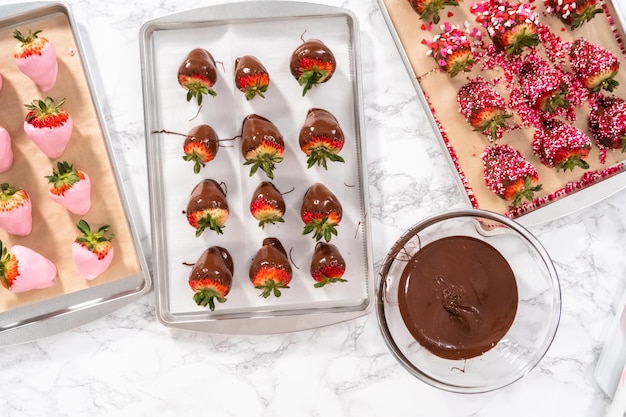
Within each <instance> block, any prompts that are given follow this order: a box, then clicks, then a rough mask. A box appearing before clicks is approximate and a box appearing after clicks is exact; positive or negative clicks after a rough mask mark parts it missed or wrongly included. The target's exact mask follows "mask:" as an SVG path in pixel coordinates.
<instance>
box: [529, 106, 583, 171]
mask: <svg viewBox="0 0 626 417" xmlns="http://www.w3.org/2000/svg"><path fill="white" fill-rule="evenodd" d="M591 146H592V143H591V138H589V136H588V135H587V134H586V133H585V132H583V131H582V130H581V129H579V128H577V127H576V126H573V125H570V124H569V123H565V122H563V121H562V120H559V119H556V118H546V119H545V120H543V123H541V125H540V126H537V128H536V129H535V133H534V134H533V142H532V149H533V152H534V153H535V154H536V155H537V156H538V157H539V159H540V160H541V162H542V163H543V164H544V165H546V166H548V167H550V168H555V169H556V170H557V171H561V170H563V171H568V170H569V171H573V170H574V168H576V167H580V168H582V169H588V168H589V163H587V161H586V159H587V157H588V156H589V151H591Z"/></svg>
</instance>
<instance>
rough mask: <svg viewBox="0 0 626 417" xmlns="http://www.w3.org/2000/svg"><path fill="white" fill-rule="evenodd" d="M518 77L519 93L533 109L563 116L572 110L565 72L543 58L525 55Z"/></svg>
mask: <svg viewBox="0 0 626 417" xmlns="http://www.w3.org/2000/svg"><path fill="white" fill-rule="evenodd" d="M518 79H519V89H520V92H521V95H522V96H523V98H524V101H525V103H526V105H527V106H528V107H530V108H532V109H533V110H536V111H538V112H543V113H550V114H557V115H563V116H565V115H567V114H569V113H570V112H571V111H573V107H572V104H571V102H570V100H569V99H568V92H569V86H568V84H567V82H566V77H565V74H564V73H563V71H561V70H560V69H558V68H556V67H554V66H552V65H550V64H549V63H548V62H547V61H546V60H544V59H543V58H541V57H539V56H537V55H529V56H527V57H526V59H525V60H524V63H523V64H522V65H521V67H520V69H519V73H518Z"/></svg>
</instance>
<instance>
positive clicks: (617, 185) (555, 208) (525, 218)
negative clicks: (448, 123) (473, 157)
mask: <svg viewBox="0 0 626 417" xmlns="http://www.w3.org/2000/svg"><path fill="white" fill-rule="evenodd" d="M377 2H378V6H379V8H380V10H381V13H382V15H383V18H384V19H385V23H386V24H387V28H388V29H389V32H390V34H391V37H392V39H393V41H394V43H395V45H396V48H397V49H398V53H399V54H400V57H401V59H402V62H403V63H404V66H405V68H406V70H407V72H408V75H409V78H410V79H411V83H412V84H413V87H414V88H415V91H416V94H417V97H418V99H419V101H420V103H421V104H422V106H423V107H424V112H425V113H426V116H427V118H428V121H429V122H430V125H431V127H432V129H433V131H434V133H435V136H436V138H437V139H438V141H439V144H440V145H441V146H442V149H443V150H444V154H445V156H446V160H447V161H448V163H449V165H450V167H451V168H452V170H453V171H454V173H455V175H453V176H454V178H455V181H456V183H457V185H458V186H459V188H460V189H461V193H462V195H463V196H464V199H465V202H466V203H467V204H468V206H470V207H472V203H471V200H470V197H469V195H468V194H467V188H466V186H465V184H464V183H463V180H462V178H461V176H460V175H459V174H458V171H457V168H456V166H455V164H454V161H453V160H452V157H451V156H450V153H449V152H448V150H447V147H446V143H445V141H444V139H443V137H442V135H441V132H440V131H439V127H438V124H437V121H436V120H435V117H434V116H433V114H432V112H431V111H429V105H428V102H427V100H426V97H425V96H424V93H423V91H422V88H421V86H420V85H419V82H418V81H417V78H416V77H415V73H414V72H413V69H412V67H411V63H410V61H409V58H408V56H407V54H406V52H405V50H404V48H403V46H402V41H401V40H400V37H399V35H398V32H397V31H396V28H395V26H394V24H393V21H392V20H391V16H390V15H389V12H388V10H387V7H386V5H385V1H384V0H377ZM606 5H607V7H608V8H609V11H610V12H611V15H612V16H614V15H616V14H618V13H614V12H615V9H616V8H615V7H614V6H613V4H612V0H606ZM618 17H620V18H621V19H622V21H616V22H615V25H616V28H615V29H614V30H616V31H617V32H618V33H619V34H620V35H621V38H622V39H624V29H623V26H622V25H623V19H624V18H625V16H618ZM618 20H619V19H618ZM622 164H623V163H622ZM624 188H626V171H624V170H622V171H621V172H619V173H618V174H615V175H613V176H611V177H609V178H606V179H604V180H602V181H600V182H598V183H595V184H593V186H591V187H587V188H584V189H581V190H578V191H576V193H574V194H570V195H568V196H564V197H563V198H561V199H559V200H556V201H553V202H550V204H546V205H544V206H542V207H540V208H539V209H536V210H533V211H531V212H529V213H525V214H523V215H520V216H518V217H515V220H516V221H517V222H518V223H520V224H522V225H523V226H525V227H531V226H535V225H540V224H543V223H546V222H548V221H551V220H555V219H558V218H560V217H563V216H567V215H569V214H573V213H576V212H578V211H580V210H582V209H584V208H586V207H590V206H592V205H594V204H596V203H597V202H598V201H600V200H602V199H605V198H608V197H610V196H611V195H613V194H616V193H618V192H620V191H621V190H623V189H624ZM573 197H575V198H576V201H575V204H572V203H574V201H573V200H572V198H573Z"/></svg>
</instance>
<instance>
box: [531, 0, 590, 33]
mask: <svg viewBox="0 0 626 417" xmlns="http://www.w3.org/2000/svg"><path fill="white" fill-rule="evenodd" d="M543 3H544V5H545V7H546V13H548V14H551V15H553V16H556V17H558V18H559V19H560V20H561V22H563V23H564V24H566V25H568V26H569V28H570V29H571V30H575V29H578V28H579V27H581V26H582V25H584V24H585V23H587V22H589V21H591V20H592V19H593V18H594V17H596V15H597V14H600V13H602V8H600V7H599V6H598V0H544V1H543Z"/></svg>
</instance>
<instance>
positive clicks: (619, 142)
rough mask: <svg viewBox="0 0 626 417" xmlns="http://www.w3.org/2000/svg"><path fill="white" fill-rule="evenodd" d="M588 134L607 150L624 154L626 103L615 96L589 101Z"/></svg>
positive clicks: (625, 147)
mask: <svg viewBox="0 0 626 417" xmlns="http://www.w3.org/2000/svg"><path fill="white" fill-rule="evenodd" d="M588 125H589V132H590V134H591V136H592V138H593V139H594V140H595V142H596V143H597V144H598V145H599V146H601V147H604V148H607V149H621V151H622V152H626V101H625V100H624V99H622V98H620V97H617V96H600V97H598V98H597V99H596V100H593V101H591V103H590V110H589V119H588Z"/></svg>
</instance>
